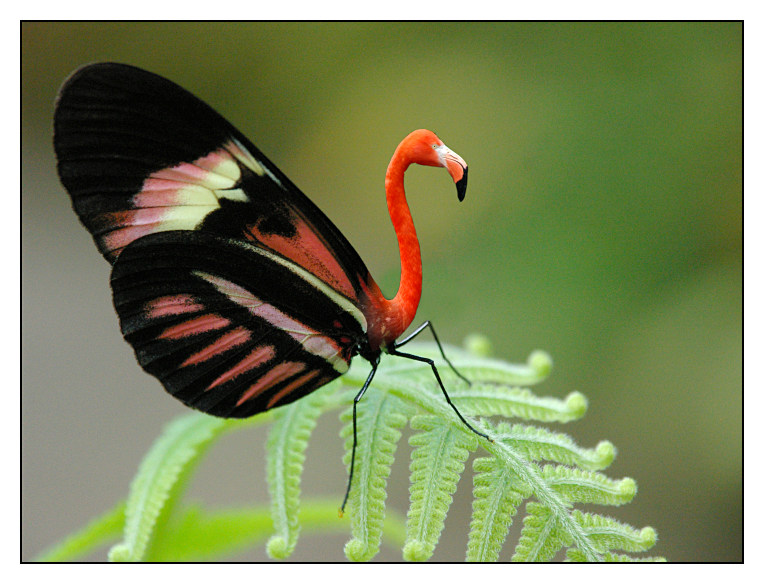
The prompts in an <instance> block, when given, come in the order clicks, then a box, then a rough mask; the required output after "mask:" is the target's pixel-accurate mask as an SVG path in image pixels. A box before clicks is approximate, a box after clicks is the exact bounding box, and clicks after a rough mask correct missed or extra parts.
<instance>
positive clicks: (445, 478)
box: [403, 415, 477, 561]
mask: <svg viewBox="0 0 764 584" xmlns="http://www.w3.org/2000/svg"><path fill="white" fill-rule="evenodd" d="M411 427H412V428H413V429H414V430H419V431H420V432H419V433H417V434H414V435H413V436H412V437H411V439H410V440H409V444H411V446H413V447H414V451H413V452H412V460H411V465H410V470H411V489H410V493H411V507H410V508H409V512H408V521H407V524H406V529H407V536H406V545H405V546H404V548H403V557H404V559H406V560H409V561H424V560H427V559H428V558H430V556H432V553H433V551H434V550H435V546H436V545H437V544H438V540H439V539H440V534H441V532H442V531H443V527H444V526H445V520H446V513H447V512H448V509H449V507H450V506H451V503H452V501H453V494H454V492H456V485H457V483H458V482H459V477H460V476H461V474H462V472H463V471H464V463H465V461H466V460H467V457H468V456H469V453H470V452H472V451H474V450H475V449H476V448H477V438H476V437H475V435H474V434H473V433H472V432H471V431H469V430H467V431H466V432H465V431H464V429H462V428H458V427H455V426H454V425H453V424H450V423H448V422H447V421H445V420H443V418H440V417H438V416H431V415H419V416H415V417H414V418H412V420H411Z"/></svg>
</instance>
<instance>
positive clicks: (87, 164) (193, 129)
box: [54, 63, 378, 305]
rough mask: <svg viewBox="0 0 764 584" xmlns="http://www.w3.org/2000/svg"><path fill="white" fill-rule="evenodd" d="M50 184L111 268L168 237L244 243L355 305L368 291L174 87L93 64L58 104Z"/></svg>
mask: <svg viewBox="0 0 764 584" xmlns="http://www.w3.org/2000/svg"><path fill="white" fill-rule="evenodd" d="M54 126H55V133H54V144H55V150H56V155H57V158H58V171H59V175H60V177H61V181H62V183H63V184H64V186H65V187H66V189H67V191H68V192H69V194H70V195H71V198H72V202H73V206H74V209H75V211H76V212H77V215H78V216H79V218H80V220H81V221H82V223H83V224H84V225H85V227H86V228H87V229H88V230H89V231H90V233H91V234H92V235H93V238H94V240H95V242H96V245H97V246H98V249H99V250H100V251H101V253H102V254H103V255H104V257H105V258H106V259H107V260H108V261H109V262H111V263H114V262H115V260H116V259H117V258H118V257H119V255H120V254H121V253H122V251H123V250H124V249H125V248H126V247H127V246H128V245H129V244H130V243H131V242H133V241H135V240H136V239H139V238H141V237H145V236H147V235H150V234H153V233H160V232H163V231H174V230H189V231H207V232H210V233H216V234H218V235H223V236H226V237H228V238H232V239H238V240H242V241H249V242H251V243H252V244H254V245H257V246H259V247H262V248H264V249H268V250H271V251H274V252H276V253H278V254H279V255H281V256H283V257H285V258H288V259H290V260H292V261H293V262H294V263H296V264H299V265H300V266H302V267H303V268H304V269H305V270H307V271H309V272H311V273H312V274H314V275H315V276H317V277H318V278H320V279H321V280H322V281H324V282H325V283H327V284H328V285H329V286H331V287H332V288H333V289H334V290H336V291H338V292H339V293H341V294H343V295H345V296H347V297H349V298H351V299H352V300H353V301H354V302H355V303H356V304H357V305H362V304H364V299H365V298H366V296H367V295H368V294H369V290H371V291H372V292H371V293H372V294H376V293H378V287H377V286H376V284H375V283H374V282H373V280H372V279H371V277H370V276H369V273H368V270H367V269H366V267H365V265H364V264H363V262H362V260H361V259H360V257H359V256H358V254H357V252H356V251H355V250H354V249H353V247H352V246H351V245H350V244H349V243H348V241H347V240H346V239H345V237H344V236H343V235H342V234H341V233H340V231H339V230H338V229H337V228H336V227H335V226H334V224H333V223H332V222H331V221H330V220H329V219H328V218H327V217H326V216H325V215H324V214H323V213H322V212H321V211H320V210H319V209H318V208H317V207H316V206H315V205H314V204H313V203H312V202H311V201H310V200H309V199H308V198H307V197H306V196H305V195H304V194H303V193H302V192H300V190H299V189H298V188H297V187H296V186H295V185H294V184H293V183H292V182H291V181H290V180H289V179H288V178H287V177H286V176H285V175H284V174H283V173H282V172H281V171H280V170H279V169H278V168H277V167H276V166H275V165H274V164H273V163H271V162H270V161H269V160H268V159H267V158H266V157H265V156H264V155H263V154H262V152H260V151H259V150H258V149H257V148H256V147H255V146H254V145H253V144H252V143H251V142H250V141H249V140H247V138H246V137H244V136H243V135H242V134H241V133H240V132H239V131H238V130H236V128H234V127H233V126H232V125H231V124H230V123H229V122H228V121H226V120H225V119H224V118H223V117H222V116H220V115H219V114H218V113H217V112H215V111H214V110H213V109H212V108H211V107H209V106H208V105H206V104H205V103H203V102H202V101H201V100H199V99H198V98H196V97H195V96H193V95H192V94H191V93H189V92H188V91H186V90H184V89H182V88H181V87H179V86H178V85H176V84H174V83H172V82H170V81H168V80H167V79H164V78H163V77H160V76H158V75H155V74H153V73H149V72H147V71H143V70H141V69H138V68H135V67H132V66H129V65H122V64H117V63H98V64H94V65H89V66H86V67H83V68H82V69H80V70H78V71H76V72H75V73H74V74H73V75H72V76H71V77H70V78H69V79H68V80H67V81H66V82H65V84H64V86H63V87H62V89H61V92H60V94H59V98H58V102H57V104H56V113H55V123H54Z"/></svg>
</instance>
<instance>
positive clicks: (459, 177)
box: [436, 144, 467, 201]
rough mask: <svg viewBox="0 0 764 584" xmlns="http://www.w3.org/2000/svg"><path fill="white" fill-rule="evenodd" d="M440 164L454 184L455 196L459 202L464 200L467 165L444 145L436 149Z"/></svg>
mask: <svg viewBox="0 0 764 584" xmlns="http://www.w3.org/2000/svg"><path fill="white" fill-rule="evenodd" d="M436 151H437V152H438V158H440V162H441V164H442V165H443V166H444V167H445V168H446V169H447V170H448V174H450V175H451V178H453V179H454V183H456V195H457V196H458V197H459V200H460V201H463V200H464V195H465V194H466V193H467V163H466V162H464V159H463V158H462V157H461V156H459V155H458V154H457V153H456V152H454V151H453V150H451V149H450V148H448V147H447V146H446V145H445V144H443V145H441V146H439V147H437V148H436Z"/></svg>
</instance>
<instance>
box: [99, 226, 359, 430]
mask: <svg viewBox="0 0 764 584" xmlns="http://www.w3.org/2000/svg"><path fill="white" fill-rule="evenodd" d="M112 289H113V292H114V305H115V307H116V309H117V312H118V314H119V317H120V324H121V328H122V333H123V334H124V336H125V339H126V340H127V341H128V342H129V343H130V344H131V345H132V346H133V348H134V349H135V353H136V356H137V359H138V361H139V363H140V364H141V366H142V367H143V368H144V369H145V370H146V371H147V372H148V373H150V374H152V375H154V376H156V377H157V378H158V379H159V380H160V381H161V382H162V384H163V385H164V387H165V388H166V389H167V391H168V392H170V393H171V394H173V395H174V396H175V397H177V398H178V399H180V400H181V401H183V402H184V403H186V404H187V405H189V406H191V407H194V408H196V409H199V410H202V411H205V412H208V413H211V414H214V415H218V416H224V417H246V416H250V415H253V414H255V413H257V412H260V411H264V410H267V409H270V408H271V407H274V406H277V405H283V404H285V403H288V402H291V401H293V400H295V399H298V398H299V397H302V396H303V395H305V394H307V393H310V392H311V391H313V390H315V389H317V388H318V387H320V386H321V385H324V384H325V383H327V382H328V381H330V380H331V379H334V378H335V377H337V376H339V375H341V374H342V373H344V372H345V371H346V370H347V368H348V366H349V363H350V359H351V358H352V356H353V354H354V352H355V350H356V346H357V343H358V341H359V340H360V339H362V338H363V337H364V334H365V328H366V323H365V320H364V317H363V315H362V314H361V313H360V312H359V311H358V310H357V309H356V308H355V306H354V305H353V303H352V302H351V301H350V300H349V299H348V298H346V297H343V296H341V295H340V294H338V293H336V292H334V291H333V290H331V289H330V288H329V286H327V284H326V283H324V282H323V281H322V280H320V279H319V278H317V277H315V276H314V275H312V274H311V273H310V272H308V271H306V270H304V269H303V268H301V267H300V266H297V265H296V264H294V263H292V262H290V261H288V260H285V259H283V258H280V257H279V256H278V255H276V254H273V253H272V252H269V251H267V250H263V249H261V248H258V247H256V246H253V245H251V244H247V243H243V242H239V241H236V240H231V239H228V238H224V237H221V236H218V235H214V234H211V233H205V232H200V231H167V232H162V233H157V234H152V235H148V236H144V237H142V238H140V239H138V240H136V241H135V242H133V243H132V244H130V245H129V246H127V247H126V248H125V250H124V251H123V252H122V253H121V254H120V256H119V257H118V259H117V261H116V263H115V264H114V269H113V272H112Z"/></svg>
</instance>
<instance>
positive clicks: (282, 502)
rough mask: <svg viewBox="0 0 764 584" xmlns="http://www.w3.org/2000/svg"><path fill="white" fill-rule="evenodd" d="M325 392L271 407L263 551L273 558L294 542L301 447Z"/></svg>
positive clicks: (290, 549)
mask: <svg viewBox="0 0 764 584" xmlns="http://www.w3.org/2000/svg"><path fill="white" fill-rule="evenodd" d="M325 394H326V392H325V391H323V390H322V391H317V392H315V393H313V394H311V395H309V396H307V397H305V398H303V399H301V400H298V401H297V402H296V403H295V404H294V405H293V406H292V407H290V408H280V409H277V410H275V411H274V415H273V417H274V420H275V421H274V423H273V426H272V427H271V430H270V432H269V434H268V442H267V444H266V451H267V479H268V491H269V493H270V496H271V516H272V518H273V525H274V531H275V534H274V535H273V536H272V537H271V539H270V540H269V541H268V545H267V551H268V555H269V556H270V557H271V558H274V559H284V558H287V557H289V556H290V555H291V554H292V552H293V551H294V548H295V546H296V545H297V536H298V534H299V530H300V528H299V520H298V514H299V508H300V478H301V476H302V469H303V466H304V463H305V450H306V449H307V448H308V440H310V435H311V433H312V432H313V429H314V428H315V427H316V421H317V419H318V417H319V416H320V415H321V411H322V410H321V406H322V405H323V404H324V401H325V399H326V398H325Z"/></svg>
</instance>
